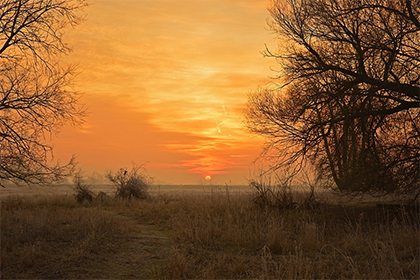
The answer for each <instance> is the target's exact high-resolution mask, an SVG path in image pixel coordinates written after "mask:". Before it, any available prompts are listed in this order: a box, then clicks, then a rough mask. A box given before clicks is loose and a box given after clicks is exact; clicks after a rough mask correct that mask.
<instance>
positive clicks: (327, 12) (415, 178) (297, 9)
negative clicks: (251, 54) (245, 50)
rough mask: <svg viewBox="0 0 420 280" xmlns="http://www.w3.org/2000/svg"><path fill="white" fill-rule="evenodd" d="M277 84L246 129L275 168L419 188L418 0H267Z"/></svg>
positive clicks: (263, 95) (344, 185) (355, 187)
mask: <svg viewBox="0 0 420 280" xmlns="http://www.w3.org/2000/svg"><path fill="white" fill-rule="evenodd" d="M270 12H271V18H272V20H271V22H270V25H271V28H272V29H273V30H274V31H275V33H276V34H277V35H278V36H279V40H280V44H279V48H278V50H276V51H275V52H272V51H271V50H268V49H267V50H266V52H265V54H266V55H267V56H270V57H275V58H276V59H277V61H278V63H279V64H280V66H281V68H280V70H279V76H278V77H277V78H278V79H279V82H278V84H277V87H275V88H271V89H267V88H266V89H262V90H260V91H258V92H256V93H253V94H251V95H250V98H249V102H248V109H247V112H246V115H247V119H248V127H249V128H250V129H251V130H252V131H253V132H256V133H258V134H262V135H264V136H266V137H267V147H266V150H265V155H267V156H268V157H270V158H272V159H274V160H275V164H274V166H273V168H274V169H276V168H281V167H285V166H293V167H294V168H295V170H299V168H301V167H302V164H304V163H307V162H310V163H312V164H314V165H315V166H316V167H317V170H318V172H319V173H318V174H319V175H321V176H322V177H323V178H329V179H332V181H333V182H334V185H335V187H336V188H337V189H339V190H340V191H344V192H364V193H365V192H370V193H377V192H380V193H384V192H406V193H412V192H413V191H418V189H419V159H420V133H419V132H420V116H419V114H420V110H419V107H420V104H419V95H420V22H419V20H420V1H419V0H398V1H397V0H359V1H347V0H288V1H282V0H279V1H273V2H272V6H271V8H270Z"/></svg>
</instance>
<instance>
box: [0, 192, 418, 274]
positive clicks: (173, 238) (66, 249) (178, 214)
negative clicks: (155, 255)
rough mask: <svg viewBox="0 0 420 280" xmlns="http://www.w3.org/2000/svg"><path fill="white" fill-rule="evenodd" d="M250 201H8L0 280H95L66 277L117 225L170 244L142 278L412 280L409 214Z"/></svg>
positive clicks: (413, 240) (110, 238) (413, 216)
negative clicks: (141, 228)
mask: <svg viewBox="0 0 420 280" xmlns="http://www.w3.org/2000/svg"><path fill="white" fill-rule="evenodd" d="M254 197H255V195H254V196H252V195H250V194H246V193H235V194H233V193H229V192H228V191H219V192H218V191H213V192H209V193H203V194H197V193H195V194H194V195H188V194H182V195H169V194H165V193H163V194H160V195H159V196H158V195H155V196H152V198H151V199H149V200H145V201H107V202H106V203H104V202H98V201H97V202H93V203H92V204H84V205H78V204H77V203H75V201H72V200H70V199H69V197H67V198H60V197H57V198H49V199H45V200H44V201H43V200H42V199H41V198H37V199H7V200H5V201H3V202H2V212H1V225H2V228H1V244H2V248H1V253H2V264H1V268H2V273H3V275H2V277H3V278H94V276H93V275H87V274H84V275H80V274H77V273H78V272H77V269H75V267H77V266H78V265H79V266H80V264H81V263H85V265H86V260H89V262H88V264H87V265H89V266H95V265H97V263H96V262H95V259H98V258H100V259H104V258H112V248H113V247H112V246H115V243H116V241H117V240H122V239H121V236H123V235H130V229H129V228H127V229H126V230H123V229H122V228H121V221H119V220H118V219H116V217H117V216H124V217H126V218H127V219H130V220H131V221H135V222H136V223H138V224H143V225H148V226H150V227H153V228H155V229H156V230H157V231H159V232H161V233H163V234H165V235H166V236H168V237H169V240H170V242H169V243H168V244H169V245H168V246H170V247H169V248H168V252H169V253H168V254H167V255H166V256H165V260H164V261H163V262H159V263H156V264H155V265H153V266H152V267H151V272H150V274H149V275H148V277H150V278H160V279H179V278H205V279H209V278H213V279H221V278H224V279H226V278H234V279H240V278H242V279H249V278H258V279H280V278H282V279H303V278H314V279H331V278H335V279H337V278H340V279H346V278H357V279H360V278H363V279H367V278H370V279H391V278H393V279H395V278H404V279H418V278H419V277H420V273H419V269H420V267H419V261H420V258H419V253H420V249H419V212H418V209H405V210H403V209H399V208H378V207H376V206H375V205H374V204H372V205H371V204H358V205H346V206H340V205H333V204H328V203H325V202H324V203H322V204H321V205H319V207H317V208H316V209H308V208H304V207H301V208H300V207H295V208H293V209H287V208H283V209H281V208H273V207H265V208H264V207H260V206H258V205H256V204H255V203H254V202H253V198H254ZM116 215H117V216H116ZM118 246H121V244H119V245H118ZM115 261H118V260H115ZM127 269H128V268H127ZM41 271H42V272H44V274H41ZM45 271H48V272H47V273H45ZM109 275H111V274H109ZM90 276H92V277H90ZM102 278H107V277H106V272H103V274H102ZM108 278H112V277H111V276H108ZM128 278H129V277H128Z"/></svg>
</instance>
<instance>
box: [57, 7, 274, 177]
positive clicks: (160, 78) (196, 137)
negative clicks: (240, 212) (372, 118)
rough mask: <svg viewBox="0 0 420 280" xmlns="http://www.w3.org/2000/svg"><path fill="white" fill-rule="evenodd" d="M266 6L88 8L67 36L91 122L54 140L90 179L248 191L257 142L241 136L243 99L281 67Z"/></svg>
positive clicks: (60, 153)
mask: <svg viewBox="0 0 420 280" xmlns="http://www.w3.org/2000/svg"><path fill="white" fill-rule="evenodd" d="M267 4H268V3H267V1H261V0H243V1H242V0H235V1H227V0H226V1H215V0H205V1H201V0H190V1H172V0H159V1H155V0H153V1H152V0H150V1H149V0H140V1H121V0H118V1H113V0H110V1H98V0H95V1H93V0H92V1H90V6H89V7H88V8H87V9H86V10H85V13H86V19H85V21H84V22H83V23H82V24H81V25H80V26H77V27H76V28H75V29H72V30H68V31H67V33H66V35H65V40H66V42H68V44H69V46H70V47H71V48H72V49H73V52H72V53H71V54H70V56H69V57H68V58H66V59H67V61H68V63H75V64H77V65H78V70H79V71H80V73H79V75H78V76H77V77H76V88H77V90H78V91H80V92H81V93H83V97H82V100H81V101H82V102H83V103H84V104H86V107H87V109H88V112H89V115H88V117H87V118H86V123H85V124H84V126H83V127H81V128H73V127H69V126H66V127H64V128H63V130H62V132H61V133H60V134H59V135H58V137H57V138H56V139H55V140H54V145H55V159H59V160H61V161H65V160H66V159H69V158H70V157H71V155H72V154H75V155H76V156H77V159H78V161H79V166H80V167H81V168H83V169H84V170H85V171H86V172H87V173H89V172H93V171H96V172H98V173H103V172H104V171H105V170H109V169H115V168H119V167H130V165H131V163H132V162H135V163H137V164H143V163H145V162H147V164H146V165H145V167H146V168H147V169H148V171H149V175H151V176H153V177H155V178H156V179H157V180H160V181H162V182H163V183H175V184H196V183H199V182H201V181H202V180H204V178H205V176H207V175H210V176H212V178H213V182H215V183H221V184H224V183H232V184H242V183H245V182H246V178H247V177H249V171H250V170H252V163H253V161H254V160H255V158H256V157H257V156H258V154H259V152H260V148H261V145H260V144H261V140H260V139H258V138H256V137H255V136H251V135H250V134H249V133H248V132H247V131H246V130H245V129H244V127H243V116H242V111H243V109H244V106H245V103H246V101H247V94H248V93H249V92H251V91H253V90H256V89H257V88H258V87H259V86H262V85H264V84H267V83H268V82H269V76H271V75H273V73H272V72H271V70H270V67H275V61H273V60H270V59H267V58H264V57H263V56H262V54H261V53H260V52H261V51H262V50H264V44H265V43H268V44H272V43H273V40H272V39H273V37H274V35H273V34H270V32H269V31H268V30H267V25H266V19H267V17H268V12H267V10H266V6H267Z"/></svg>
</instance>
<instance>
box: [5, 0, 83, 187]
mask: <svg viewBox="0 0 420 280" xmlns="http://www.w3.org/2000/svg"><path fill="white" fill-rule="evenodd" d="M84 6H85V3H84V1H78V0H1V1H0V185H2V186H3V183H4V182H5V181H14V182H16V183H19V182H24V183H27V184H37V183H48V182H51V181H53V180H56V179H59V178H61V177H62V176H63V175H66V174H68V173H69V172H70V171H71V169H72V167H73V166H74V164H75V162H74V159H72V160H71V161H70V162H69V163H68V164H67V165H64V166H61V165H59V164H58V163H57V164H55V165H54V164H50V162H51V159H52V146H51V144H50V143H49V141H48V136H49V135H50V134H51V133H55V132H57V131H58V129H59V128H60V127H61V126H62V125H63V124H64V123H66V122H70V123H73V124H80V123H81V121H82V116H83V110H82V108H81V106H79V105H78V102H77V101H78V95H77V94H76V93H75V91H74V90H73V89H72V88H71V83H70V82H71V80H72V76H73V75H72V74H73V73H72V71H73V69H72V68H71V67H70V68H66V67H62V66H61V65H60V64H59V60H60V57H61V55H64V54H67V53H68V51H69V49H68V48H67V46H66V45H65V44H64V42H63V41H62V35H63V29H64V28H65V27H67V26H69V25H70V26H74V25H76V24H77V23H78V22H79V20H80V17H78V16H77V15H76V12H77V11H78V10H80V9H81V8H83V7H84Z"/></svg>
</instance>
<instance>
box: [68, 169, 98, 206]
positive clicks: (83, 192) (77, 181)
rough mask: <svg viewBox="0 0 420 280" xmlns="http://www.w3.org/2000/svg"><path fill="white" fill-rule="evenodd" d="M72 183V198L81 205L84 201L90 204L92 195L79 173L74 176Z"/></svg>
mask: <svg viewBox="0 0 420 280" xmlns="http://www.w3.org/2000/svg"><path fill="white" fill-rule="evenodd" d="M73 182H74V190H75V191H76V194H75V195H74V198H76V200H77V202H79V203H83V201H85V200H86V201H88V202H89V203H92V201H93V196H94V194H93V192H92V190H91V189H90V186H89V185H88V184H86V181H85V179H84V178H83V175H82V174H81V173H80V172H79V173H77V174H76V175H74V178H73Z"/></svg>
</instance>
